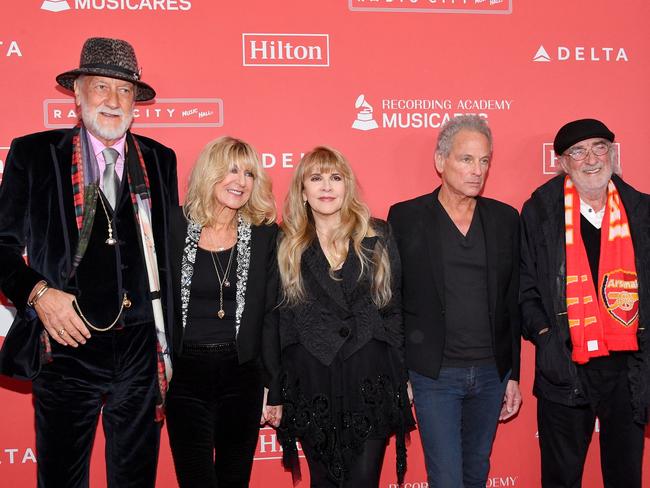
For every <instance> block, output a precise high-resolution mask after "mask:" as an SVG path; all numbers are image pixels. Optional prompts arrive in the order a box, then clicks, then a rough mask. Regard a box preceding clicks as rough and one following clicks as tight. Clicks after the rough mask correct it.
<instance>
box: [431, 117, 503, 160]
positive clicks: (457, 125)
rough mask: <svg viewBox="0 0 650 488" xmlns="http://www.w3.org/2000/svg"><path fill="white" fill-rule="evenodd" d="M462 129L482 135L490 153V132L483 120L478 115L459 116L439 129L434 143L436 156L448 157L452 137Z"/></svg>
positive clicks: (452, 140)
mask: <svg viewBox="0 0 650 488" xmlns="http://www.w3.org/2000/svg"><path fill="white" fill-rule="evenodd" d="M463 129H464V130H469V131H472V132H478V133H479V134H483V135H484V136H485V137H486V138H487V140H488V144H489V145H490V153H491V152H492V131H491V130H490V127H488V124H487V121H486V120H485V118H483V117H481V116H479V115H459V116H457V117H454V118H451V119H449V120H448V121H447V122H445V124H444V125H443V126H442V128H441V129H440V132H439V133H438V141H437V142H436V154H439V155H441V156H442V157H445V158H446V157H447V156H449V153H450V152H451V145H452V144H453V142H454V137H455V136H456V134H458V133H459V132H460V131H461V130H463Z"/></svg>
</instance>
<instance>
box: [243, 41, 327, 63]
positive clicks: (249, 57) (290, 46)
mask: <svg viewBox="0 0 650 488" xmlns="http://www.w3.org/2000/svg"><path fill="white" fill-rule="evenodd" d="M242 62H243V66H281V67H291V66H301V67H303V66H307V67H328V66H329V65H330V37H329V34H255V33H242Z"/></svg>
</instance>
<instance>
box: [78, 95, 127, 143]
mask: <svg viewBox="0 0 650 488" xmlns="http://www.w3.org/2000/svg"><path fill="white" fill-rule="evenodd" d="M100 112H104V113H107V114H111V115H117V116H119V117H120V123H119V125H117V126H116V127H110V126H107V125H106V124H102V123H101V122H100V121H99V117H100ZM81 120H83V123H84V125H85V126H86V129H88V130H89V131H90V132H91V134H93V135H95V136H97V137H100V138H102V139H106V140H108V141H114V140H116V139H119V138H120V137H122V136H123V135H124V134H125V133H126V131H127V130H128V129H129V127H130V126H131V122H133V110H130V111H129V113H126V114H125V113H124V110H122V109H120V108H117V109H114V108H108V107H107V106H106V105H103V104H102V105H100V106H99V107H97V108H95V109H92V108H89V107H88V105H87V104H86V103H85V100H83V98H82V100H81Z"/></svg>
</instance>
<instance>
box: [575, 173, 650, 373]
mask: <svg viewBox="0 0 650 488" xmlns="http://www.w3.org/2000/svg"><path fill="white" fill-rule="evenodd" d="M564 209H565V216H564V221H565V222H564V225H565V230H566V268H567V269H566V271H567V273H566V297H567V299H566V300H567V313H568V318H569V331H570V335H571V343H572V345H573V352H572V359H573V361H575V362H576V363H579V364H584V363H586V362H588V361H589V359H590V358H592V357H597V356H607V355H608V354H609V351H636V350H638V344H637V337H636V333H637V328H638V326H639V287H638V281H637V274H636V265H635V263H634V247H633V244H632V238H631V236H630V226H629V224H628V220H627V214H626V213H625V208H624V207H623V204H622V203H621V198H620V196H619V194H618V191H617V190H616V186H615V185H614V183H613V182H612V181H611V180H610V182H609V185H608V186H607V203H606V206H605V216H604V218H603V225H602V227H601V231H600V258H599V262H598V283H597V284H594V282H593V279H592V274H591V270H590V267H589V261H588V259H587V252H586V250H585V246H584V243H583V241H582V235H581V234H580V196H579V195H578V191H577V190H576V188H575V186H574V185H573V182H572V181H571V179H570V178H569V176H567V177H566V178H565V180H564Z"/></svg>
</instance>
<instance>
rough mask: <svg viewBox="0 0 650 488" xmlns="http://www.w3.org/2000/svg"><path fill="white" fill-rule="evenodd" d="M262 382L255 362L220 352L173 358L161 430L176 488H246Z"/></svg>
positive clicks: (260, 373)
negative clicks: (164, 433)
mask: <svg viewBox="0 0 650 488" xmlns="http://www.w3.org/2000/svg"><path fill="white" fill-rule="evenodd" d="M263 396H264V384H263V379H262V367H261V362H260V361H249V362H247V363H245V364H241V365H240V364H238V361H237V352H236V351H235V349H234V347H233V348H232V349H231V350H229V351H226V352H204V353H202V352H191V353H190V352H185V353H184V354H183V356H182V357H180V358H175V359H174V376H173V377H172V381H171V384H170V387H169V393H168V395H167V431H168V433H169V443H170V446H171V450H172V456H173V458H174V467H175V468H176V478H177V479H178V484H179V485H180V487H181V488H217V487H218V488H246V487H247V486H248V482H249V479H250V475H251V470H252V467H253V457H254V455H255V447H256V446H257V438H258V435H259V421H260V416H261V414H262V400H263Z"/></svg>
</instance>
